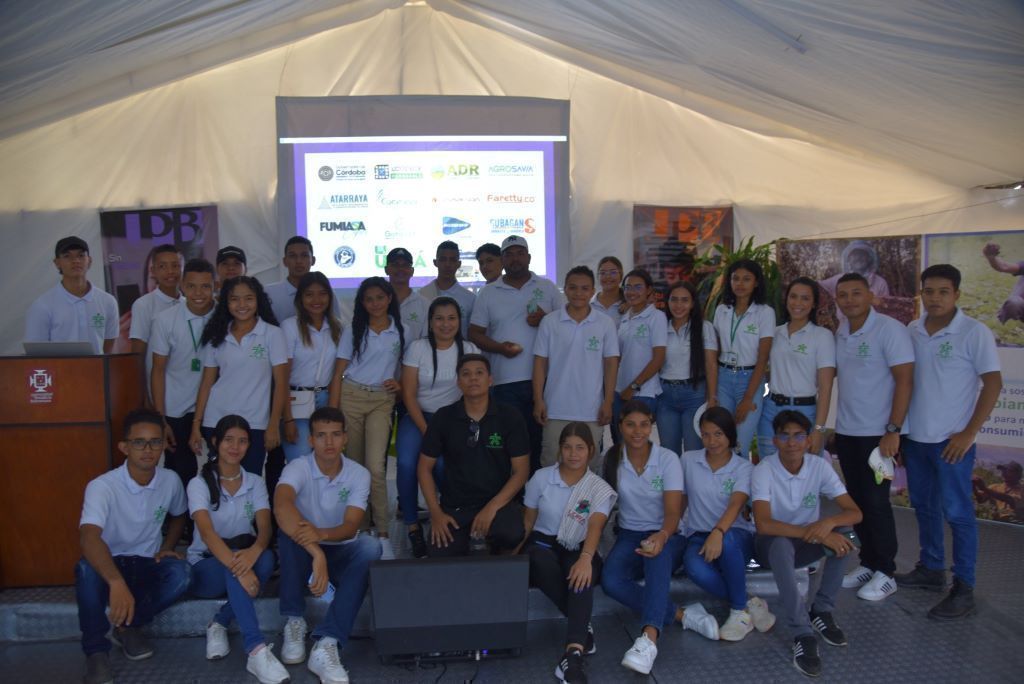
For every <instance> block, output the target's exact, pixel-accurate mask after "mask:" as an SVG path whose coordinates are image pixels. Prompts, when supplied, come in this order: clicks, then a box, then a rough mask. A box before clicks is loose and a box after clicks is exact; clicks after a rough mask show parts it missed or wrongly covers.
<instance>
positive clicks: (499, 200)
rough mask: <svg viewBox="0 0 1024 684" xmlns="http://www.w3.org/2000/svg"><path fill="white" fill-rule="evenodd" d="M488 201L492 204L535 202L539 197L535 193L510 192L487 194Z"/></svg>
mask: <svg viewBox="0 0 1024 684" xmlns="http://www.w3.org/2000/svg"><path fill="white" fill-rule="evenodd" d="M487 201H488V202H490V203H491V204H533V203H534V202H536V201H537V198H536V197H535V196H534V195H519V194H516V193H509V194H507V195H487Z"/></svg>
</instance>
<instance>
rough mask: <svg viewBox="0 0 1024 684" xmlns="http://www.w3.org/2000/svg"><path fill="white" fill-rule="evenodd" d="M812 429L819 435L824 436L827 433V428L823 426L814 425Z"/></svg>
mask: <svg viewBox="0 0 1024 684" xmlns="http://www.w3.org/2000/svg"><path fill="white" fill-rule="evenodd" d="M814 429H815V430H817V431H818V432H820V433H821V434H825V433H826V432H828V428H827V427H825V426H824V425H815V426H814Z"/></svg>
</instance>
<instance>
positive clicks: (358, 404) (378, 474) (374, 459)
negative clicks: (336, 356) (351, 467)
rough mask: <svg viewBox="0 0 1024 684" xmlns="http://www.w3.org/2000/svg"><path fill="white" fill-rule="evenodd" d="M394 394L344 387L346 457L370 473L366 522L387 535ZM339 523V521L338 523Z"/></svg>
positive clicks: (350, 386)
mask: <svg viewBox="0 0 1024 684" xmlns="http://www.w3.org/2000/svg"><path fill="white" fill-rule="evenodd" d="M394 407H395V395H394V394H392V393H391V392H385V391H383V390H379V391H368V390H364V389H359V388H358V387H353V386H352V385H351V384H349V383H342V385H341V411H342V413H344V414H345V427H346V431H347V432H348V446H347V447H346V448H345V455H346V456H348V457H349V458H351V459H352V460H353V461H355V462H356V463H359V464H360V465H363V466H366V469H367V470H369V471H370V510H369V514H370V515H369V516H367V520H368V521H369V524H370V525H372V526H374V527H376V528H377V531H378V532H383V533H384V534H387V532H388V520H389V518H388V487H387V480H386V479H385V473H386V470H385V468H386V460H387V457H388V442H390V441H391V412H392V410H393V409H394ZM339 523H340V521H339Z"/></svg>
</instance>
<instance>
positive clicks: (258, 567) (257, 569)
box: [189, 550, 274, 653]
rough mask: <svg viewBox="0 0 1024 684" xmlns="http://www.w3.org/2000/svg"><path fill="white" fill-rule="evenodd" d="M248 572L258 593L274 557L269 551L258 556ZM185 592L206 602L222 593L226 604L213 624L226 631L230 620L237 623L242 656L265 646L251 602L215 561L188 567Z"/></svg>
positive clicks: (229, 573)
mask: <svg viewBox="0 0 1024 684" xmlns="http://www.w3.org/2000/svg"><path fill="white" fill-rule="evenodd" d="M252 571H253V572H254V573H255V574H256V578H257V579H259V581H260V590H262V589H263V588H264V587H265V586H266V584H267V580H268V579H270V573H272V572H273V571H274V553H273V552H272V551H270V550H266V551H264V552H263V553H261V554H260V556H259V558H257V559H256V563H255V564H254V565H253V566H252ZM189 591H190V592H191V593H192V595H194V596H198V597H199V598H207V599H212V598H220V597H221V596H223V595H224V594H225V593H226V594H227V595H228V600H227V602H226V603H225V604H224V605H223V606H221V607H220V610H219V611H217V614H216V615H214V616H213V620H214V622H217V623H218V624H220V625H223V626H224V627H230V626H231V621H232V620H238V628H239V629H240V630H242V639H243V640H244V642H245V652H246V653H251V652H252V650H253V649H254V648H256V647H257V646H259V645H261V644H264V643H266V641H265V640H264V639H263V632H261V631H260V623H259V621H258V620H257V619H256V605H255V604H254V603H253V598H252V597H251V596H249V594H248V593H247V592H246V591H245V589H243V588H242V585H241V584H240V583H239V582H238V578H236V577H235V576H234V575H232V574H231V570H230V569H229V568H227V567H225V566H224V565H223V564H222V563H221V562H220V561H219V560H217V559H216V558H213V557H212V556H211V557H210V558H204V559H203V560H201V561H199V562H198V563H196V564H195V565H193V566H192V588H191V589H190V590H189Z"/></svg>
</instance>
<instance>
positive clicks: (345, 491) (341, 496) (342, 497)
mask: <svg viewBox="0 0 1024 684" xmlns="http://www.w3.org/2000/svg"><path fill="white" fill-rule="evenodd" d="M351 493H352V490H350V489H349V488H348V487H342V488H341V489H339V490H338V503H343V504H347V503H348V497H349V495H350V494H351Z"/></svg>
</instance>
